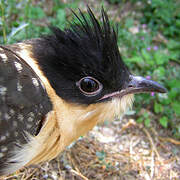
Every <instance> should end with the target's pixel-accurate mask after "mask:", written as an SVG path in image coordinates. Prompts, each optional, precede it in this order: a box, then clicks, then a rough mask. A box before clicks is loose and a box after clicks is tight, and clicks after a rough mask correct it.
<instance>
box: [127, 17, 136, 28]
mask: <svg viewBox="0 0 180 180" xmlns="http://www.w3.org/2000/svg"><path fill="white" fill-rule="evenodd" d="M133 24H134V20H133V19H132V18H128V19H127V20H126V22H125V27H126V28H130V27H132V26H133Z"/></svg>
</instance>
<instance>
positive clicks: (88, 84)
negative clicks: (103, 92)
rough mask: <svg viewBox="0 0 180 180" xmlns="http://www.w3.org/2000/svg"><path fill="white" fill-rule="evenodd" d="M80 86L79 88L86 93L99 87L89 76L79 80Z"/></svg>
mask: <svg viewBox="0 0 180 180" xmlns="http://www.w3.org/2000/svg"><path fill="white" fill-rule="evenodd" d="M80 86H81V89H82V90H83V91H85V92H87V93H91V92H94V91H96V90H98V89H99V84H98V83H97V82H96V81H94V80H93V79H90V78H84V79H83V80H82V81H81V84H80Z"/></svg>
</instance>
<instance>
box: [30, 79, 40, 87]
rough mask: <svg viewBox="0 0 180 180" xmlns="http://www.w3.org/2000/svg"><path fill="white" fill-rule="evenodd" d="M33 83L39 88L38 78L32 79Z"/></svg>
mask: <svg viewBox="0 0 180 180" xmlns="http://www.w3.org/2000/svg"><path fill="white" fill-rule="evenodd" d="M32 82H33V84H34V85H35V86H36V87H37V86H39V83H38V80H37V79H36V78H32Z"/></svg>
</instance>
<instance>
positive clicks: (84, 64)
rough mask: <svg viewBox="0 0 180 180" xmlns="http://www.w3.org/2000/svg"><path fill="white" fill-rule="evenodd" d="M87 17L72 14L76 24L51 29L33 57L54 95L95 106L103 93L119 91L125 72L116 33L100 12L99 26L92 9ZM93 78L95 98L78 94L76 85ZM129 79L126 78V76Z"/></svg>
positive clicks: (35, 50)
mask: <svg viewBox="0 0 180 180" xmlns="http://www.w3.org/2000/svg"><path fill="white" fill-rule="evenodd" d="M87 12H88V15H87V16H86V15H85V14H83V13H82V11H80V10H79V15H77V14H76V13H74V12H73V14H74V15H75V17H76V18H77V20H78V22H79V23H72V24H71V26H70V28H69V29H65V30H64V31H63V30H61V29H59V28H56V27H54V28H52V31H53V35H49V36H46V37H43V38H42V39H39V40H37V42H36V45H35V46H34V47H35V48H34V50H33V51H34V56H35V58H36V59H37V60H38V62H39V65H40V67H41V69H42V71H43V72H44V74H45V75H46V76H47V78H48V79H49V81H50V83H51V85H52V87H53V88H54V89H55V91H56V93H57V94H58V95H59V96H60V97H62V98H63V99H65V100H67V101H70V102H77V103H83V104H89V103H95V102H97V100H98V99H99V98H100V97H102V96H103V95H104V94H106V93H110V92H113V91H115V90H117V89H121V88H122V86H123V84H124V82H125V79H126V74H128V70H127V68H126V66H125V65H124V63H123V61H122V59H121V56H120V53H119V50H118V45H117V30H115V29H114V27H112V26H111V25H110V22H109V19H108V16H107V14H106V12H105V11H104V9H103V8H102V11H101V12H102V13H101V18H102V22H101V23H100V22H99V21H98V20H97V19H96V17H95V16H94V14H93V12H92V11H91V9H90V8H89V7H88V8H87ZM87 76H90V77H93V78H95V79H96V80H98V81H99V82H100V83H101V84H102V86H103V89H102V91H101V92H100V93H99V94H97V95H96V96H92V97H89V96H88V97H87V96H85V95H84V94H83V93H82V92H80V90H79V88H78V87H77V81H79V80H80V79H81V78H83V77H87ZM127 77H128V76H127Z"/></svg>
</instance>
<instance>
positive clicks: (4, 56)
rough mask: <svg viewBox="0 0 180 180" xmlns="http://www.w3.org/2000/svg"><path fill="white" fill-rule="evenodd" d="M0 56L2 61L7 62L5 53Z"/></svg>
mask: <svg viewBox="0 0 180 180" xmlns="http://www.w3.org/2000/svg"><path fill="white" fill-rule="evenodd" d="M0 57H1V58H2V61H3V62H4V63H6V62H7V60H8V57H7V56H6V54H0Z"/></svg>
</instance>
